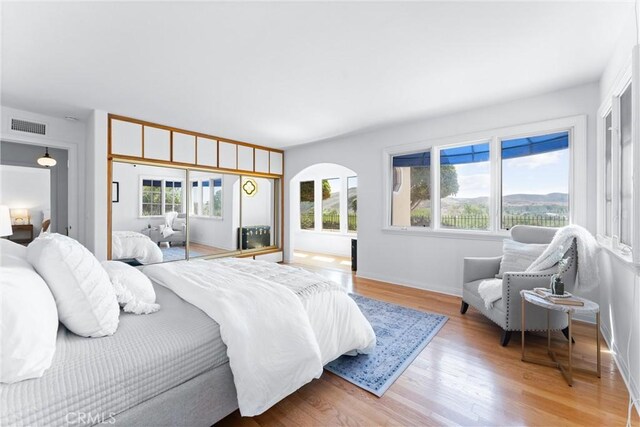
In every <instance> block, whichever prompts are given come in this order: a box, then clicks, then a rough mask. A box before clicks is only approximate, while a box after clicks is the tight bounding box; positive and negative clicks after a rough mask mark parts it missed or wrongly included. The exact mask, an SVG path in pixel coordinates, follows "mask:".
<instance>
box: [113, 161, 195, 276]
mask: <svg viewBox="0 0 640 427" xmlns="http://www.w3.org/2000/svg"><path fill="white" fill-rule="evenodd" d="M185 184H186V171H185V170H184V169H172V168H166V167H158V166H148V165H139V164H138V165H136V164H132V163H119V162H113V185H112V203H111V208H112V210H111V214H112V217H111V230H112V240H111V258H112V259H114V260H122V261H124V262H127V263H129V264H132V265H140V264H154V263H158V262H166V261H176V260H181V259H185V255H186V254H185V245H186V240H187V218H186V193H185V189H186V185H185Z"/></svg>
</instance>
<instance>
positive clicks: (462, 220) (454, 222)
mask: <svg viewBox="0 0 640 427" xmlns="http://www.w3.org/2000/svg"><path fill="white" fill-rule="evenodd" d="M440 222H441V227H443V228H459V229H465V230H486V229H488V228H489V217H488V216H484V215H443V216H441V217H440ZM518 224H522V225H538V226H543V227H564V226H565V225H568V224H569V220H568V219H567V218H566V217H564V216H549V215H503V216H502V228H506V229H509V228H511V227H513V226H514V225H518ZM411 225H412V226H414V227H430V226H431V215H412V216H411Z"/></svg>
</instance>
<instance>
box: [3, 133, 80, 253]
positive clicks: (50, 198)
mask: <svg viewBox="0 0 640 427" xmlns="http://www.w3.org/2000/svg"><path fill="white" fill-rule="evenodd" d="M48 152H49V156H50V157H51V158H53V159H55V160H56V164H55V165H54V166H51V167H44V166H41V165H40V164H38V159H39V158H40V157H42V156H43V155H44V154H45V147H42V146H38V145H30V144H22V143H14V142H8V141H1V142H0V180H1V184H0V204H2V205H6V206H8V207H9V209H10V212H11V216H12V218H11V221H12V224H13V225H16V226H21V227H16V229H17V230H19V231H20V233H21V235H20V240H21V241H25V240H28V237H25V236H23V235H22V234H25V233H23V231H24V230H23V229H25V230H26V231H27V233H28V232H29V230H28V228H32V233H33V237H36V236H38V234H39V233H40V231H41V229H42V225H43V223H44V222H45V221H46V220H49V223H50V224H49V231H51V232H54V233H60V234H65V235H68V232H69V212H68V209H69V208H68V206H69V203H68V200H69V173H68V167H67V165H68V158H69V153H68V151H67V150H65V149H60V148H49V149H48ZM28 225H31V226H32V227H25V226H28Z"/></svg>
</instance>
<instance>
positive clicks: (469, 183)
mask: <svg viewBox="0 0 640 427" xmlns="http://www.w3.org/2000/svg"><path fill="white" fill-rule="evenodd" d="M489 168H490V167H489V162H480V163H469V164H464V165H456V170H457V172H458V184H459V186H460V190H459V191H458V194H457V195H456V196H454V197H459V198H472V197H488V196H489V189H490V185H491V181H490V176H489V173H490V172H489ZM502 177H503V180H502V181H503V190H502V191H503V195H509V194H520V193H525V194H549V193H568V192H569V150H560V151H552V152H549V153H544V154H537V155H535V156H526V157H518V158H514V159H508V160H504V161H503V162H502Z"/></svg>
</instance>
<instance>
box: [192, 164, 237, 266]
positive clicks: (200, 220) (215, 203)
mask: <svg viewBox="0 0 640 427" xmlns="http://www.w3.org/2000/svg"><path fill="white" fill-rule="evenodd" d="M189 189H190V195H191V200H190V203H189V258H194V257H201V256H211V255H222V254H226V253H229V252H234V251H237V249H238V234H237V231H236V230H237V229H238V227H239V226H240V177H239V176H237V175H230V174H222V173H217V172H202V171H193V170H192V171H190V172H189Z"/></svg>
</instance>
